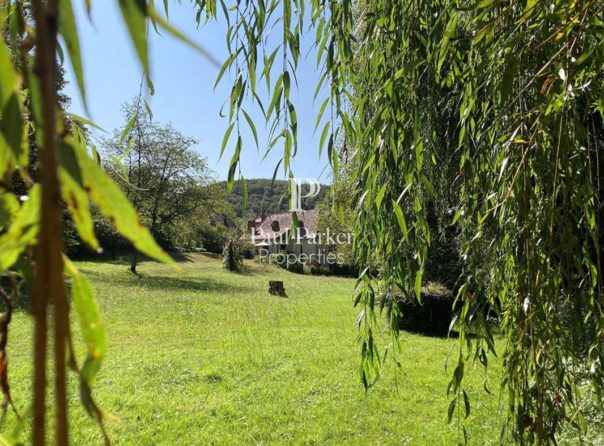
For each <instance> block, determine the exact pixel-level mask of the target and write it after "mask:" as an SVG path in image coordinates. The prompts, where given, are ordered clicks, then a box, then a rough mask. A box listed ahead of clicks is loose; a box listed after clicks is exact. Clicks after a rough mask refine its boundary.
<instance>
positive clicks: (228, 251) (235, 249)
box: [222, 239, 243, 272]
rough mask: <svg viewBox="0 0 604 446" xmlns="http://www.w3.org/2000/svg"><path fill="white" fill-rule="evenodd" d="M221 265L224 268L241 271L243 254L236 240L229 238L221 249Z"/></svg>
mask: <svg viewBox="0 0 604 446" xmlns="http://www.w3.org/2000/svg"><path fill="white" fill-rule="evenodd" d="M222 266H223V267H224V269H226V270H228V271H232V272H241V271H243V255H242V250H241V247H240V246H239V244H238V243H237V240H235V239H232V240H229V241H227V242H226V244H225V245H224V250H223V251H222Z"/></svg>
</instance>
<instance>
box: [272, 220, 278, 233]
mask: <svg viewBox="0 0 604 446" xmlns="http://www.w3.org/2000/svg"><path fill="white" fill-rule="evenodd" d="M271 229H272V230H273V231H275V232H276V231H278V230H279V222H278V221H277V220H275V221H273V222H272V223H271Z"/></svg>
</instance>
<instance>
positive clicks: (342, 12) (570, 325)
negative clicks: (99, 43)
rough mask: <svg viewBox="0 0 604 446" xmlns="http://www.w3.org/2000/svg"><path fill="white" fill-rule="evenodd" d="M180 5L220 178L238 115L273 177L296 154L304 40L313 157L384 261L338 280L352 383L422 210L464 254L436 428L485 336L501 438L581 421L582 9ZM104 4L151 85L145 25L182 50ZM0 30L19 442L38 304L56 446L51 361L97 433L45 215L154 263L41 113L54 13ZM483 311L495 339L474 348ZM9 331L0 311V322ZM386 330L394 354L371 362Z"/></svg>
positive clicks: (585, 41) (59, 31) (32, 9)
mask: <svg viewBox="0 0 604 446" xmlns="http://www.w3.org/2000/svg"><path fill="white" fill-rule="evenodd" d="M90 3H91V2H90V1H86V2H85V4H86V5H87V7H88V11H89V13H90ZM163 3H164V8H165V12H166V14H167V12H168V11H167V9H168V2H167V1H164V2H163ZM192 3H193V5H194V7H195V8H196V11H197V16H196V20H197V22H198V23H200V24H201V23H203V22H205V21H208V20H225V21H226V22H227V24H228V32H227V35H226V40H227V43H228V48H229V56H228V58H227V59H226V61H225V62H224V64H223V66H222V68H221V69H220V71H219V75H218V79H217V83H218V82H221V81H222V82H224V81H226V77H224V74H225V73H226V72H227V71H230V72H232V73H233V74H234V82H233V84H232V89H231V94H230V97H229V98H228V99H227V102H226V109H227V110H225V114H226V116H228V120H229V124H228V127H227V130H226V132H225V136H224V142H223V144H222V148H221V154H222V153H224V152H226V149H227V146H229V145H230V146H232V147H233V148H234V150H233V153H232V158H231V163H230V169H229V183H230V184H232V182H233V180H234V179H235V176H236V175H237V174H238V172H239V176H241V173H240V169H239V158H240V154H241V151H242V150H243V149H244V147H243V145H244V142H243V138H242V136H241V131H240V125H241V123H243V125H247V126H249V128H250V131H251V133H252V135H253V136H254V139H255V140H256V141H255V143H256V145H259V143H258V140H257V129H256V125H257V123H254V122H253V121H252V119H251V118H250V115H249V113H248V110H249V107H258V108H259V109H260V110H261V112H262V113H263V114H264V116H265V118H266V125H267V126H268V128H269V129H270V134H271V138H270V142H269V144H268V148H267V152H268V151H270V150H273V149H275V148H276V147H279V148H283V157H282V160H281V162H280V163H279V165H278V166H277V168H279V166H282V167H283V168H284V171H285V172H286V173H288V174H291V172H290V161H291V158H292V157H293V156H295V155H296V153H297V151H298V146H297V134H298V120H297V115H296V110H295V107H294V105H293V103H292V101H291V99H290V98H291V88H292V87H295V86H296V85H297V77H296V71H297V67H298V64H299V62H300V57H301V51H302V49H301V42H302V37H303V35H308V36H310V37H309V38H310V39H311V40H312V41H313V42H314V49H315V53H316V64H317V68H318V69H319V71H320V73H321V76H320V81H319V83H318V85H317V86H316V90H315V93H314V96H315V99H316V100H317V102H318V104H319V113H318V116H317V119H316V130H317V131H318V132H319V134H320V147H319V150H320V151H322V150H323V149H326V150H327V152H328V154H329V159H330V160H331V162H332V166H333V170H334V172H338V171H339V167H338V153H337V149H336V141H338V140H344V145H345V147H347V148H352V150H351V156H354V157H355V161H354V163H355V165H358V166H359V168H358V171H357V172H355V174H354V181H355V184H356V186H357V188H356V190H358V197H357V200H356V201H357V209H356V213H357V215H358V217H357V221H356V236H355V241H354V248H355V252H356V257H357V262H359V264H368V265H369V264H371V263H372V262H373V260H374V259H376V258H378V259H382V268H381V270H380V272H379V273H376V272H375V271H374V270H373V269H370V268H367V269H366V270H364V271H363V272H362V273H361V275H360V277H359V279H358V282H357V286H356V289H355V294H356V304H357V305H358V307H359V308H360V311H361V313H360V315H359V318H358V321H357V324H358V327H359V333H360V344H361V367H360V374H361V378H362V381H363V383H364V385H365V386H366V387H369V386H371V385H372V384H373V383H374V382H375V381H376V379H377V377H378V376H379V370H380V364H381V363H382V362H383V361H384V359H385V358H386V353H387V352H392V353H391V354H395V353H396V347H397V345H398V323H397V320H398V317H399V315H398V314H397V311H396V306H392V307H391V309H392V310H393V311H389V312H387V314H388V317H387V318H384V317H383V316H382V311H381V310H382V309H383V307H384V306H385V305H386V304H387V303H388V301H389V298H390V299H391V297H392V296H393V295H394V294H395V293H404V294H413V293H415V294H416V295H417V297H418V298H420V291H421V286H422V283H423V269H424V265H425V263H426V258H427V255H428V248H429V246H430V242H431V239H432V238H433V237H434V236H435V234H431V232H430V229H429V226H428V224H427V215H428V210H429V209H430V208H435V209H439V210H440V211H441V214H442V215H441V217H443V218H446V221H447V224H450V225H452V226H454V228H455V230H456V231H457V233H458V234H459V239H460V246H461V248H460V249H461V251H462V254H463V260H464V273H463V275H462V277H461V278H460V286H459V293H458V298H457V306H456V308H457V309H458V311H457V316H456V320H454V321H453V323H452V326H454V325H455V326H456V327H458V329H459V331H460V348H459V354H458V357H457V364H456V367H455V368H454V371H453V374H452V380H451V383H450V385H449V389H448V392H449V393H450V394H451V405H450V407H449V414H448V415H449V419H451V418H453V417H454V416H455V417H456V418H458V419H460V420H461V418H462V417H463V416H464V415H466V416H467V414H468V413H469V410H470V401H469V397H468V394H467V393H466V391H465V389H464V384H463V383H464V381H463V377H464V370H465V364H466V363H467V362H468V361H479V362H480V363H482V364H483V365H484V366H485V367H486V366H487V365H488V361H489V356H490V355H494V354H495V352H496V351H497V350H496V349H495V341H496V339H500V340H501V341H500V342H501V343H502V344H503V345H502V347H501V348H500V350H499V351H501V352H502V354H503V361H504V364H503V369H504V374H503V379H502V382H501V386H502V390H503V391H504V392H505V394H506V395H507V396H506V399H505V401H506V403H507V407H508V415H509V416H508V421H507V422H506V424H505V426H504V430H503V432H502V441H506V440H508V439H512V440H513V441H515V442H517V443H520V444H524V443H538V444H546V443H549V442H551V441H555V438H556V435H557V433H558V432H559V430H560V426H561V425H563V424H571V425H575V426H577V427H579V428H581V427H582V424H583V423H582V417H581V413H580V411H579V410H578V398H579V387H578V385H577V382H578V380H579V379H580V377H581V376H583V375H582V373H584V372H586V375H588V376H589V377H590V378H591V380H592V384H593V386H594V388H595V389H596V390H597V391H598V392H599V393H598V397H599V398H600V399H601V398H602V394H601V386H602V382H603V361H604V346H603V344H604V315H603V310H602V307H603V305H604V284H603V281H602V247H603V246H604V236H603V235H602V221H603V217H604V215H603V212H604V210H603V206H602V197H603V196H604V190H603V189H604V181H602V178H603V167H602V160H601V159H602V157H603V155H604V153H603V149H602V147H603V144H604V125H603V115H604V82H603V76H604V75H603V72H602V66H604V49H603V45H602V41H603V36H604V24H603V21H604V17H603V10H602V9H603V6H602V3H601V2H600V1H598V0H591V1H586V2H577V1H557V2H544V1H539V0H527V2H522V3H520V2H513V1H508V0H483V1H479V2H471V1H469V2H464V1H461V0H433V1H424V0H417V1H412V2H409V1H401V0H357V1H354V2H353V1H351V0H257V1H252V0H237V1H235V2H226V1H224V0H219V1H217V0H196V1H194V2H192ZM118 4H119V7H120V10H121V12H122V15H123V18H124V23H125V26H126V27H127V29H128V31H129V35H130V38H131V41H132V44H133V45H134V48H135V49H136V53H137V55H138V57H139V59H140V62H141V65H142V68H143V71H144V74H145V76H146V78H147V80H148V82H147V85H148V87H149V89H150V90H151V91H152V83H151V79H150V76H149V57H148V45H147V24H148V22H149V21H151V22H152V24H153V26H154V27H156V28H157V27H160V28H162V29H164V30H165V31H167V32H169V33H171V34H173V35H174V36H176V37H178V38H180V39H181V40H183V41H185V42H187V43H189V44H192V43H191V41H190V40H188V39H187V38H186V37H185V36H183V35H182V34H181V33H180V32H179V31H178V30H176V29H175V28H173V27H172V26H171V25H170V24H169V23H168V22H167V20H166V19H165V18H163V16H162V15H160V14H159V12H158V11H157V10H156V9H155V7H154V3H153V2H152V1H147V0H119V1H118ZM0 29H2V32H3V39H0V110H1V111H0V180H1V183H0V211H1V212H0V253H1V254H0V274H3V273H5V272H7V271H12V272H11V273H10V277H15V276H14V274H15V271H16V272H17V273H18V274H19V275H20V276H21V277H23V278H25V279H27V278H30V277H31V270H32V266H33V265H34V260H35V268H34V269H33V271H34V283H35V284H37V292H36V294H35V299H34V314H35V322H36V324H35V327H36V336H35V339H36V347H35V352H36V356H35V364H34V366H35V373H36V376H35V390H34V410H33V414H34V423H33V435H34V437H33V438H34V443H35V444H43V443H44V441H45V425H44V419H45V418H44V415H45V407H44V399H45V394H46V381H45V379H46V372H45V370H46V366H45V364H46V345H47V344H46V339H47V336H48V327H47V325H46V316H47V313H48V305H49V304H52V305H54V306H55V311H54V312H53V314H54V324H53V326H54V332H53V334H52V335H51V338H52V340H53V345H54V346H55V357H56V358H57V361H55V367H56V371H55V385H54V388H55V395H56V403H57V404H56V409H57V410H56V419H57V423H56V435H55V442H56V444H67V441H68V437H67V423H66V420H67V414H66V397H65V388H64V380H65V377H64V368H65V362H64V361H62V360H61V358H63V357H65V356H67V357H68V365H69V366H71V367H72V368H73V369H75V370H76V371H77V372H78V373H79V376H80V380H81V389H82V392H81V394H82V400H83V402H84V405H85V407H86V408H87V409H88V411H89V412H90V413H91V415H92V416H93V417H95V418H96V419H97V420H99V421H101V423H102V412H101V411H100V409H99V408H98V407H97V406H96V404H95V403H94V401H93V400H92V398H91V393H90V389H91V385H92V383H93V381H94V377H95V374H96V372H97V370H98V368H99V366H100V362H101V360H102V358H103V355H104V350H105V347H104V346H105V334H104V331H103V330H102V324H101V323H100V319H99V315H98V310H97V307H96V304H95V301H94V298H93V296H92V293H91V290H90V285H89V284H88V282H87V281H86V279H85V278H84V277H83V276H81V275H80V274H79V273H78V272H77V270H76V269H75V267H74V266H73V265H72V264H71V263H70V262H69V261H68V260H67V259H66V258H65V257H62V256H61V249H62V246H61V245H62V243H61V237H60V234H61V232H60V231H61V221H60V212H59V209H60V206H62V204H65V205H66V206H67V208H68V210H69V212H70V213H71V214H72V217H73V220H74V222H75V223H76V225H77V228H78V231H79V233H80V236H81V237H82V239H83V240H84V241H85V242H86V243H87V244H89V245H90V246H91V247H92V248H97V245H98V244H97V241H96V239H95V237H94V233H93V232H92V225H91V217H90V212H89V208H88V206H89V203H90V202H92V203H94V204H95V205H96V206H97V207H98V208H99V209H100V210H101V211H102V212H103V213H105V214H106V215H107V216H108V217H109V218H110V219H111V220H113V221H114V222H115V224H116V227H117V229H118V230H119V231H120V232H121V233H122V234H123V235H124V236H126V237H127V238H128V239H130V240H131V241H132V243H133V244H134V245H135V246H136V247H137V248H138V249H139V250H141V251H143V252H145V253H147V254H148V255H150V256H152V257H155V258H157V259H160V260H164V261H169V259H168V258H167V256H166V255H165V254H164V253H163V252H162V251H161V250H159V248H158V247H157V245H156V244H155V243H154V242H153V240H152V239H151V237H150V235H149V233H148V231H146V230H145V229H144V228H142V227H141V226H140V224H139V223H138V220H137V218H136V215H135V213H134V211H133V210H132V208H131V206H130V205H129V204H128V202H127V201H126V200H125V198H124V197H123V195H122V194H121V193H120V191H119V189H118V188H117V187H115V185H113V183H112V182H111V181H110V180H109V178H108V177H107V176H106V175H105V174H104V173H103V171H102V169H101V168H100V166H99V165H98V163H97V161H98V160H97V157H96V154H95V151H94V150H93V148H92V150H88V149H87V143H86V139H85V136H84V135H85V133H84V132H83V131H82V130H81V128H82V127H83V126H85V125H86V124H89V123H87V122H86V121H85V120H81V119H79V118H77V117H73V116H71V117H70V116H68V115H67V114H65V113H64V112H63V111H61V110H60V108H59V107H58V100H57V92H56V85H55V83H54V73H55V64H56V60H57V51H58V46H57V38H58V36H59V35H60V36H61V37H62V39H63V42H64V44H65V49H66V51H65V53H66V54H67V55H68V56H69V59H70V60H71V63H72V66H73V68H74V72H75V75H76V81H77V84H78V87H79V89H80V92H81V94H82V96H83V98H84V99H85V94H84V87H85V85H84V82H83V79H84V78H83V73H82V63H81V54H80V53H81V49H80V45H79V40H78V36H77V27H76V21H75V17H74V14H73V11H72V5H71V1H70V0H60V1H57V0H47V1H42V0H34V1H32V2H28V1H15V0H3V1H0ZM196 48H197V49H198V50H199V51H200V53H201V54H203V55H206V56H207V53H206V52H205V51H204V50H203V49H202V48H199V47H196ZM32 56H33V61H32ZM325 92H327V93H326V94H325ZM32 141H35V143H34V147H35V148H36V149H37V150H39V151H40V159H41V161H42V164H41V172H42V174H41V176H40V178H36V177H33V176H32V175H31V174H30V170H31V169H29V168H30V167H31V166H30V159H29V156H28V155H29V151H30V148H29V145H30V142H32ZM276 172H277V170H275V173H276ZM15 178H17V179H18V180H19V181H20V182H21V183H23V184H25V188H26V192H27V193H26V195H27V196H28V198H29V199H28V200H26V201H24V200H21V201H20V200H19V194H17V193H16V192H15V189H14V180H15ZM40 215H42V218H40ZM32 247H35V248H36V253H35V254H34V253H32V250H31V249H30V248H32ZM61 259H62V260H61ZM63 272H66V273H68V274H69V275H70V276H71V280H72V286H71V290H72V305H73V307H74V309H75V310H76V312H77V314H78V316H79V319H80V325H81V328H82V333H83V337H84V340H85V342H86V344H87V346H88V356H87V359H86V360H85V362H84V364H83V365H82V366H81V368H80V367H78V366H77V364H76V361H75V356H74V354H73V352H72V348H71V345H72V339H71V334H70V333H69V331H68V317H69V314H68V313H67V309H68V304H67V300H66V299H65V290H64V285H63ZM384 296H385V297H384ZM489 314H490V315H494V316H495V318H496V320H497V323H498V324H499V329H500V332H501V337H498V338H495V337H494V336H493V334H492V332H491V326H492V323H491V322H489V321H488V320H487V315H489ZM7 324H8V323H7V322H6V319H5V323H4V325H3V327H5V328H4V330H6V325H7ZM384 327H386V328H387V333H389V334H390V335H391V337H392V342H390V343H388V345H386V346H385V349H382V347H381V346H379V345H378V343H379V340H380V339H381V338H382V337H381V333H382V331H383V329H384ZM470 330H471V332H472V333H473V334H474V335H475V336H473V337H470V336H469V333H470ZM3 354H5V351H4V350H3ZM3 370H6V367H4V368H3ZM584 374H585V373H584ZM9 397H10V394H9ZM5 398H6V393H5ZM462 429H463V426H462ZM464 433H465V431H464Z"/></svg>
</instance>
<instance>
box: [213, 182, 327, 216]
mask: <svg viewBox="0 0 604 446" xmlns="http://www.w3.org/2000/svg"><path fill="white" fill-rule="evenodd" d="M246 183H247V192H248V201H247V207H246V209H245V211H244V210H243V189H242V186H241V182H240V181H236V182H235V186H234V187H233V191H232V192H231V193H230V194H227V200H228V202H229V203H231V205H232V206H233V210H234V211H235V213H236V214H237V216H238V217H253V216H255V215H257V214H259V213H261V212H268V213H271V214H275V213H279V212H286V211H287V210H288V208H289V204H288V192H287V181H283V180H275V181H272V180H270V179H264V178H260V179H252V180H246ZM224 184H225V187H226V182H224ZM305 191H306V189H304V190H303V193H305ZM328 191H329V186H326V185H321V191H320V192H319V195H317V196H316V197H313V198H304V199H303V200H302V208H303V209H307V210H308V209H314V208H315V206H316V205H317V204H318V203H319V202H320V201H321V200H322V199H323V197H325V194H326V193H327V192H328Z"/></svg>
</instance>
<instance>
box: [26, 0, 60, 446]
mask: <svg viewBox="0 0 604 446" xmlns="http://www.w3.org/2000/svg"><path fill="white" fill-rule="evenodd" d="M33 13H34V19H35V22H36V30H37V47H36V56H35V65H34V74H35V75H36V78H37V80H34V82H38V83H39V91H40V102H41V103H40V109H39V110H38V111H37V112H38V113H39V116H37V119H38V120H40V121H41V125H42V137H41V138H38V142H39V145H40V152H41V153H40V158H41V164H42V172H41V176H42V203H41V227H40V235H39V243H38V247H37V248H38V250H37V255H36V270H35V271H36V278H35V290H34V304H33V306H34V308H33V311H34V318H35V346H34V356H35V364H34V409H33V414H34V420H33V444H34V445H36V446H37V445H43V444H45V441H46V438H45V436H46V425H45V398H46V385H47V383H46V358H47V352H46V343H47V336H48V334H47V330H48V327H47V311H48V305H49V304H53V305H54V339H53V344H54V363H55V374H54V394H55V403H56V406H55V410H56V415H55V419H56V424H55V444H57V445H59V446H64V445H67V444H68V427H67V396H66V388H65V360H66V350H65V347H66V339H67V330H68V308H67V300H66V297H65V287H64V282H63V259H62V254H61V253H62V248H63V246H62V239H63V232H62V221H61V207H60V197H61V193H60V189H59V181H58V177H57V167H58V138H57V133H56V127H55V125H56V124H55V123H56V109H57V93H56V87H55V70H56V61H55V57H56V50H57V33H58V25H59V4H58V1H57V0H48V1H46V2H43V1H42V0H34V2H33ZM34 113H36V111H35V110H34Z"/></svg>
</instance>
